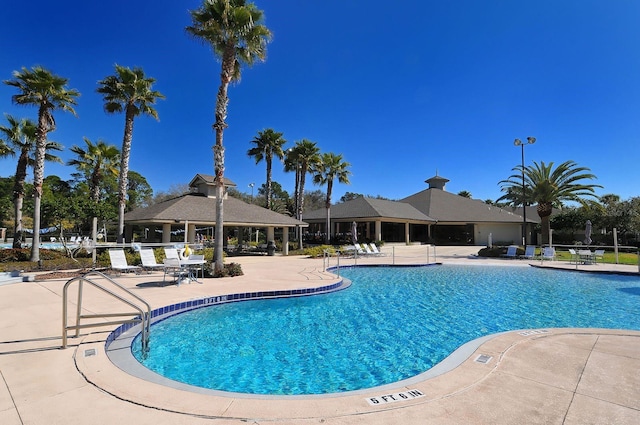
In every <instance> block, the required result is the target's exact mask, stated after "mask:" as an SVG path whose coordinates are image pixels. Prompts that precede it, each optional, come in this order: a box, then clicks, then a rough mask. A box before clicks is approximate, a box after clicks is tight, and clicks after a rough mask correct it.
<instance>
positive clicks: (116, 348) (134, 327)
mask: <svg viewBox="0 0 640 425" xmlns="http://www.w3.org/2000/svg"><path fill="white" fill-rule="evenodd" d="M442 264H443V263H440V262H437V263H425V264H398V265H395V264H363V265H347V266H342V267H329V268H327V271H335V270H339V269H340V268H342V269H346V268H359V267H432V266H439V265H442ZM528 265H529V266H531V267H535V268H542V269H544V268H548V267H544V266H538V265H535V264H528ZM522 266H525V267H526V266H527V265H526V264H522ZM553 269H554V270H563V271H576V270H573V269H562V268H553ZM577 271H582V270H577ZM582 272H585V273H596V274H597V273H605V274H623V275H629V274H630V273H620V272H616V271H591V270H589V271H586V270H585V271H582ZM337 276H338V277H339V281H338V282H336V283H333V284H329V285H324V286H320V287H310V288H304V289H290V290H265V291H256V292H246V293H234V294H226V295H217V296H212V297H204V298H198V299H194V300H188V301H183V302H179V303H175V304H172V305H168V306H164V307H160V308H158V309H154V310H153V311H152V312H151V324H155V323H157V322H160V321H162V320H165V319H167V318H169V317H172V316H174V315H176V314H181V313H185V312H188V311H191V310H195V309H199V308H204V307H209V306H215V305H222V304H227V303H232V302H242V301H249V300H265V299H276V298H289V297H301V296H312V295H321V294H328V293H331V292H335V291H340V290H343V289H346V288H348V287H349V286H350V285H351V281H350V280H349V279H346V278H343V277H342V276H340V275H339V274H338V275H337ZM560 329H564V328H560ZM579 329H583V328H579ZM584 329H587V328H584ZM140 331H141V325H140V324H131V323H127V324H124V325H121V326H119V327H118V328H116V329H115V330H113V331H112V332H111V333H110V334H109V335H108V337H107V339H106V341H105V345H104V351H105V353H106V355H107V357H108V358H109V360H110V361H111V362H112V363H113V364H114V365H115V366H117V367H118V368H119V369H120V370H122V371H124V372H126V373H128V374H130V375H131V376H133V377H135V378H138V379H142V380H144V381H147V382H151V383H154V384H158V385H162V386H165V387H168V388H172V389H177V390H181V391H188V392H192V393H195V394H202V395H209V396H218V397H226V398H234V399H235V398H239V399H260V400H313V399H323V398H339V397H349V396H355V395H362V394H369V393H371V392H384V391H392V390H397V389H400V388H403V387H407V386H410V385H415V384H418V383H420V382H423V381H426V380H429V379H432V378H435V377H438V376H440V375H443V374H446V373H448V372H451V371H453V370H455V369H456V368H457V367H458V366H460V365H461V364H462V363H464V362H465V361H467V360H468V359H469V358H470V357H471V356H472V355H473V353H474V352H476V351H477V350H478V348H479V347H480V346H481V345H482V344H484V343H485V342H487V341H490V340H492V339H493V338H496V337H499V336H501V335H505V334H511V333H519V334H522V333H523V332H531V334H533V335H538V334H545V333H548V332H549V331H548V330H547V329H536V330H527V329H519V330H509V331H503V332H498V333H494V334H489V335H485V336H482V337H479V338H476V339H474V340H471V341H468V342H466V343H464V344H462V345H461V346H459V347H458V348H457V349H456V350H454V351H453V352H452V353H451V354H449V355H448V356H447V357H446V358H444V359H443V360H441V361H440V362H438V363H437V364H436V365H434V366H433V367H432V368H430V369H429V370H427V371H425V372H422V373H420V374H418V375H415V376H412V377H409V378H406V379H403V380H399V381H395V382H392V383H388V384H384V385H380V386H376V387H368V388H364V389H359V390H353V391H344V392H337V393H324V394H299V395H271V394H251V393H240V392H233V391H223V390H214V389H208V388H203V387H198V386H195V385H190V384H186V383H182V382H179V381H175V380H172V379H170V378H167V377H164V376H162V375H160V374H158V373H156V372H154V371H152V370H150V369H148V368H146V367H145V366H143V365H142V364H141V363H140V362H139V361H138V360H137V359H136V358H135V357H134V356H133V353H132V352H131V344H132V343H133V340H134V339H135V338H136V336H137V335H138V334H139V333H140Z"/></svg>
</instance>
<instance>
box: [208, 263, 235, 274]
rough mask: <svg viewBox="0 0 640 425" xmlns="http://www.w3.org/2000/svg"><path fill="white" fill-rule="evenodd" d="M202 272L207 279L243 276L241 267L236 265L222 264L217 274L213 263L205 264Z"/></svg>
mask: <svg viewBox="0 0 640 425" xmlns="http://www.w3.org/2000/svg"><path fill="white" fill-rule="evenodd" d="M204 270H205V273H206V274H207V277H234V276H242V275H243V274H244V273H243V272H242V266H241V265H240V264H238V263H229V264H224V265H223V268H222V270H221V271H220V272H217V273H216V272H215V270H214V263H207V264H206V265H205V268H204Z"/></svg>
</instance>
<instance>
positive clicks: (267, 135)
mask: <svg viewBox="0 0 640 425" xmlns="http://www.w3.org/2000/svg"><path fill="white" fill-rule="evenodd" d="M251 143H253V144H255V146H254V147H252V148H251V149H249V150H248V151H247V155H249V156H250V157H253V158H254V159H255V161H256V164H258V163H259V162H260V161H262V160H264V162H265V163H266V164H267V179H266V181H265V187H266V193H265V198H266V204H265V207H266V208H267V209H271V207H272V202H273V197H272V193H271V168H272V164H273V158H274V157H275V158H278V159H280V160H282V158H284V150H282V146H283V145H284V144H285V143H287V141H286V140H285V139H284V138H283V137H282V133H278V132H277V131H274V130H273V129H272V128H268V129H266V130H263V131H259V132H258V135H257V136H256V137H254V138H253V140H252V141H251Z"/></svg>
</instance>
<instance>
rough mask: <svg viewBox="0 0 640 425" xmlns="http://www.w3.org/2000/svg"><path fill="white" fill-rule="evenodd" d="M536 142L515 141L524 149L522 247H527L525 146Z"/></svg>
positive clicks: (531, 140)
mask: <svg viewBox="0 0 640 425" xmlns="http://www.w3.org/2000/svg"><path fill="white" fill-rule="evenodd" d="M535 142H536V138H535V137H531V136H529V137H527V141H526V143H525V142H523V141H522V140H520V139H516V140H514V142H513V144H514V145H515V146H520V147H521V148H522V245H523V246H527V194H526V193H525V191H526V186H525V183H524V145H533V144H534V143H535Z"/></svg>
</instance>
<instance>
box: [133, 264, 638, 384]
mask: <svg viewBox="0 0 640 425" xmlns="http://www.w3.org/2000/svg"><path fill="white" fill-rule="evenodd" d="M341 274H342V275H343V276H344V277H346V278H348V279H350V280H351V281H352V282H353V284H352V286H351V287H350V288H349V289H347V290H344V291H339V292H336V293H331V294H326V295H317V296H312V297H302V298H293V299H275V300H263V301H247V302H241V303H231V304H225V305H221V306H216V307H210V308H201V309H198V310H193V311H190V312H187V313H183V314H179V315H176V316H173V317H171V318H169V319H167V320H164V321H162V322H159V323H157V324H155V325H154V326H153V327H152V331H151V345H150V352H149V355H148V356H147V357H146V358H143V356H141V353H140V349H139V342H134V344H133V350H134V355H135V356H136V357H137V358H138V360H139V361H141V363H142V364H143V365H145V366H146V367H147V368H149V369H151V370H153V371H155V372H156V373H159V374H161V375H163V376H166V377H168V378H170V379H173V380H176V381H180V382H184V383H187V384H190V385H195V386H199V387H204V388H212V389H218V390H223V391H232V392H240V393H251V394H281V395H296V394H327V393H339V392H346V391H354V390H358V389H363V388H370V387H376V386H380V385H385V384H389V383H393V382H397V381H399V380H402V379H406V378H409V377H412V376H415V375H418V374H420V373H422V372H424V371H426V370H428V369H430V368H431V367H433V366H434V365H436V364H437V363H439V362H441V361H442V360H443V359H444V358H445V357H447V356H448V355H449V354H451V353H452V352H453V351H454V350H456V349H457V348H458V347H459V346H461V345H463V344H464V343H466V342H468V341H470V340H473V339H475V338H478V337H481V336H484V335H489V334H494V333H498V332H503V331H509V330H515V329H531V328H547V327H593V328H618V329H636V330H640V320H639V319H640V317H639V314H640V313H639V312H640V280H639V279H638V278H637V277H633V276H619V275H592V274H584V273H571V272H563V271H555V270H545V269H536V268H528V267H525V268H523V267H483V266H446V265H443V266H435V267H434V266H432V267H357V268H350V269H343V270H342V271H341Z"/></svg>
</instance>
